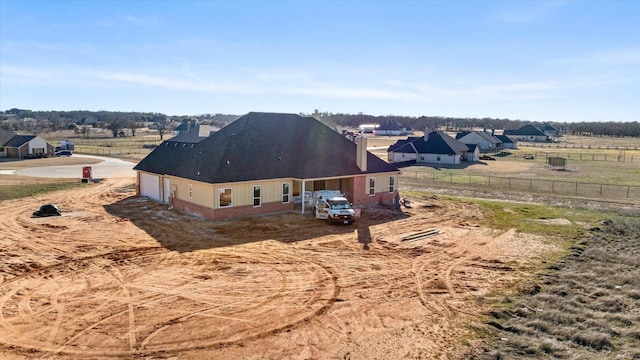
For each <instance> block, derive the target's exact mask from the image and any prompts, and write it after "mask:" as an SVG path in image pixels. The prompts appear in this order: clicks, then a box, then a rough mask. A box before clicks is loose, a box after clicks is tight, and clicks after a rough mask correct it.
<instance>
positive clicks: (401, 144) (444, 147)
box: [387, 131, 479, 165]
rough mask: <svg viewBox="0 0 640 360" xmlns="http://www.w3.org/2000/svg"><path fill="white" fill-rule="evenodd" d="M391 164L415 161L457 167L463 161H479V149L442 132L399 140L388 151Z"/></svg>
mask: <svg viewBox="0 0 640 360" xmlns="http://www.w3.org/2000/svg"><path fill="white" fill-rule="evenodd" d="M387 155H388V161H389V162H390V163H397V162H404V161H411V160H415V162H416V163H427V164H446V165H456V164H460V163H461V162H462V161H478V158H479V148H478V146H477V145H475V144H470V146H468V145H467V144H465V143H463V142H461V141H458V140H456V139H454V138H453V137H451V136H449V135H447V134H445V133H444V132H442V131H432V132H430V133H428V134H426V135H425V136H422V137H409V138H407V139H406V140H398V141H397V142H396V143H395V144H393V145H391V146H389V148H388V149H387Z"/></svg>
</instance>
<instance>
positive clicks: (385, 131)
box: [373, 119, 413, 136]
mask: <svg viewBox="0 0 640 360" xmlns="http://www.w3.org/2000/svg"><path fill="white" fill-rule="evenodd" d="M409 134H413V130H412V129H411V128H410V127H407V126H404V125H402V124H400V122H398V121H397V120H395V119H386V120H385V121H384V122H383V123H382V124H380V126H378V127H377V128H375V129H373V135H376V136H402V135H409Z"/></svg>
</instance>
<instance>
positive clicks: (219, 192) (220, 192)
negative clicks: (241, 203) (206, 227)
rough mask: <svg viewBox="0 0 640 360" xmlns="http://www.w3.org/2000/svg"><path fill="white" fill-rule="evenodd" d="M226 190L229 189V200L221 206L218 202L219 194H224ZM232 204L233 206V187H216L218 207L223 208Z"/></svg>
mask: <svg viewBox="0 0 640 360" xmlns="http://www.w3.org/2000/svg"><path fill="white" fill-rule="evenodd" d="M226 190H229V193H230V195H231V199H230V200H229V205H225V206H222V204H221V203H220V195H222V194H224V193H225V192H226ZM232 206H233V188H230V187H226V188H218V207H219V208H221V209H223V208H229V207H232Z"/></svg>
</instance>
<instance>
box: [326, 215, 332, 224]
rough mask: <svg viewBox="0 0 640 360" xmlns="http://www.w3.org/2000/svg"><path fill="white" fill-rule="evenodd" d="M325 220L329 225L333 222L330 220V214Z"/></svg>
mask: <svg viewBox="0 0 640 360" xmlns="http://www.w3.org/2000/svg"><path fill="white" fill-rule="evenodd" d="M327 222H329V225H331V224H333V220H331V216H329V217H327Z"/></svg>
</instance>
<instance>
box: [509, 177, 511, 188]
mask: <svg viewBox="0 0 640 360" xmlns="http://www.w3.org/2000/svg"><path fill="white" fill-rule="evenodd" d="M509 189H511V178H509Z"/></svg>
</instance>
